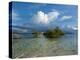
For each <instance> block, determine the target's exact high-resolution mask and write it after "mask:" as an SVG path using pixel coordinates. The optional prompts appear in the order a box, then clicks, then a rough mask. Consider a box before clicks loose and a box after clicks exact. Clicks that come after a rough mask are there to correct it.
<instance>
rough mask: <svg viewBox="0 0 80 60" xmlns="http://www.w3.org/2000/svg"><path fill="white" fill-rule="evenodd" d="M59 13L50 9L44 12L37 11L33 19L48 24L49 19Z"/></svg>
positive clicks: (56, 16) (52, 19)
mask: <svg viewBox="0 0 80 60" xmlns="http://www.w3.org/2000/svg"><path fill="white" fill-rule="evenodd" d="M59 15H60V13H59V12H57V11H51V12H48V13H44V12H43V11H38V12H37V14H36V15H34V17H33V20H34V22H35V23H38V24H39V23H40V24H48V23H50V22H51V21H54V20H56V19H57V18H58V16H59Z"/></svg>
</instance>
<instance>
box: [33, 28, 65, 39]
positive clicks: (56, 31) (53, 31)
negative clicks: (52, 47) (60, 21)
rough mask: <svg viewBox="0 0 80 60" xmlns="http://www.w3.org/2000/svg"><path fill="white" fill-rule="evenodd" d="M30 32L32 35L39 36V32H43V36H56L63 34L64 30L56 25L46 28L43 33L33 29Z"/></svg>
mask: <svg viewBox="0 0 80 60" xmlns="http://www.w3.org/2000/svg"><path fill="white" fill-rule="evenodd" d="M32 34H33V36H34V37H39V35H40V34H43V35H44V36H45V37H48V38H58V37H60V36H62V35H64V32H63V31H62V30H61V29H60V28H59V27H56V28H55V29H48V30H47V31H46V32H43V33H42V32H38V31H33V33H32Z"/></svg>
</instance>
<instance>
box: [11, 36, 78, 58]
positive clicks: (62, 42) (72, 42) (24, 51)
mask: <svg viewBox="0 0 80 60" xmlns="http://www.w3.org/2000/svg"><path fill="white" fill-rule="evenodd" d="M77 47H78V46H77V34H65V35H64V36H62V37H60V38H46V37H44V36H43V35H40V36H39V37H36V38H32V37H30V38H28V37H27V35H23V37H22V38H20V39H13V44H12V49H13V51H12V53H13V58H27V57H28V58H29V57H44V56H61V55H75V54H77V53H78V52H77V50H78V48H77Z"/></svg>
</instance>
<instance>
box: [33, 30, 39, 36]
mask: <svg viewBox="0 0 80 60" xmlns="http://www.w3.org/2000/svg"><path fill="white" fill-rule="evenodd" d="M32 34H33V37H39V35H40V32H37V31H33V33H32Z"/></svg>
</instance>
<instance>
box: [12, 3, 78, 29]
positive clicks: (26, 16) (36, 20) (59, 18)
mask: <svg viewBox="0 0 80 60" xmlns="http://www.w3.org/2000/svg"><path fill="white" fill-rule="evenodd" d="M77 15H78V7H77V6H76V5H61V4H46V3H27V2H12V25H18V26H19V25H21V26H27V27H36V28H41V27H45V28H50V27H51V28H54V27H55V26H59V27H61V28H64V27H67V28H72V29H77V25H78V16H77Z"/></svg>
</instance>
